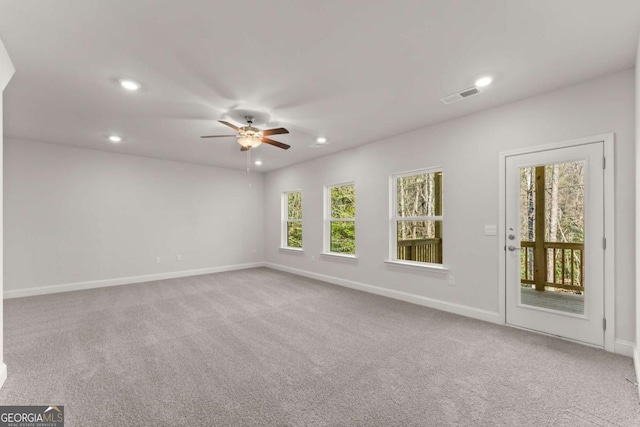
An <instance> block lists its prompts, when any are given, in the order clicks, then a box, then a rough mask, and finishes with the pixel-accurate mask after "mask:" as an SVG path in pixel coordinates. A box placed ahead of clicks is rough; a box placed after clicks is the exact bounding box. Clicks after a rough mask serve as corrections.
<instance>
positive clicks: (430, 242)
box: [397, 221, 442, 264]
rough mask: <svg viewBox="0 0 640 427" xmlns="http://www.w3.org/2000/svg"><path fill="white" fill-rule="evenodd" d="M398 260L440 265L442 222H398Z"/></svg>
mask: <svg viewBox="0 0 640 427" xmlns="http://www.w3.org/2000/svg"><path fill="white" fill-rule="evenodd" d="M397 232H398V254H397V257H398V259H399V260H405V261H417V262H428V263H433V264H442V221H398V223H397Z"/></svg>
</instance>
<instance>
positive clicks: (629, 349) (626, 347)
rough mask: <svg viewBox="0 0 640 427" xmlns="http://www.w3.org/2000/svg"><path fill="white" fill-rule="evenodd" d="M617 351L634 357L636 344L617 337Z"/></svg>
mask: <svg viewBox="0 0 640 427" xmlns="http://www.w3.org/2000/svg"><path fill="white" fill-rule="evenodd" d="M614 348H615V351H614V353H616V354H621V355H623V356H627V357H633V352H634V351H635V349H636V345H635V344H634V343H632V342H629V341H625V340H621V339H616V341H615V346H614Z"/></svg>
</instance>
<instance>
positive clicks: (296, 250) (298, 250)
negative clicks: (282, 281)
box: [278, 246, 304, 252]
mask: <svg viewBox="0 0 640 427" xmlns="http://www.w3.org/2000/svg"><path fill="white" fill-rule="evenodd" d="M278 249H280V250H282V251H292V252H304V249H302V248H294V247H291V246H280V247H279V248H278Z"/></svg>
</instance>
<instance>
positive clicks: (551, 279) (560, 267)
mask: <svg viewBox="0 0 640 427" xmlns="http://www.w3.org/2000/svg"><path fill="white" fill-rule="evenodd" d="M520 243H521V244H520V247H521V249H520V263H521V264H520V266H521V268H520V272H521V274H520V279H521V282H522V283H528V284H532V285H536V289H538V284H537V283H536V282H537V280H536V279H537V278H536V274H535V272H536V270H539V271H540V272H541V273H542V274H543V275H544V276H543V278H544V280H543V282H544V284H543V285H542V287H543V288H544V287H546V286H552V287H554V288H563V289H570V290H573V291H584V244H583V243H562V242H544V253H545V254H546V257H544V258H545V259H543V260H540V261H541V262H540V263H537V262H536V261H537V260H536V259H535V249H534V248H535V242H527V241H522V242H520ZM538 264H539V265H538ZM542 290H543V289H542Z"/></svg>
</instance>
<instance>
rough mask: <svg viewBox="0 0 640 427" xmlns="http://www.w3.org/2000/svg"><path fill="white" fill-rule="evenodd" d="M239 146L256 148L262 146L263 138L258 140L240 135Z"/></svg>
mask: <svg viewBox="0 0 640 427" xmlns="http://www.w3.org/2000/svg"><path fill="white" fill-rule="evenodd" d="M238 144H240V145H242V146H243V147H246V148H255V147H257V146H258V145H260V144H262V138H256V137H255V136H253V135H240V136H239V137H238Z"/></svg>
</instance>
